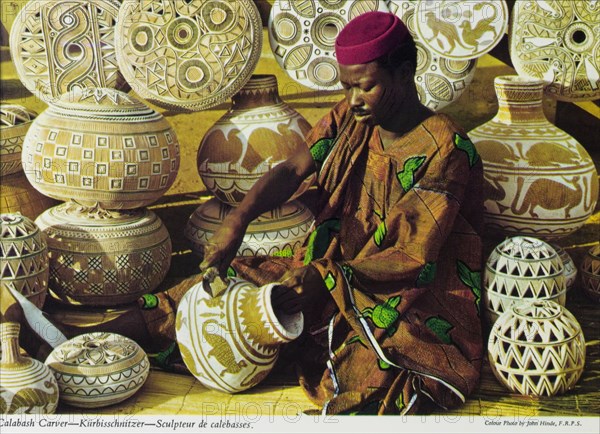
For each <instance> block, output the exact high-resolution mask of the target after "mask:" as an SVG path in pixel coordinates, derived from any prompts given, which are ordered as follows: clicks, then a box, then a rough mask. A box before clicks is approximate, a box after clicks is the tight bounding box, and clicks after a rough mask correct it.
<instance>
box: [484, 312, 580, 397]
mask: <svg viewBox="0 0 600 434" xmlns="http://www.w3.org/2000/svg"><path fill="white" fill-rule="evenodd" d="M488 357H489V362H490V366H491V367H492V371H493V372H494V374H495V376H496V378H497V379H498V381H499V382H500V383H502V384H503V385H504V386H506V387H507V388H508V389H510V390H511V391H513V392H518V393H521V394H522V395H535V396H552V395H556V394H561V393H565V392H566V391H568V390H569V389H571V388H572V387H573V386H575V384H576V383H577V381H578V380H579V378H580V377H581V374H582V372H583V368H584V365H585V340H584V336H583V333H582V331H581V326H580V325H579V323H578V322H577V320H576V319H575V317H574V316H573V315H572V314H571V313H570V312H569V311H568V310H567V309H566V308H564V307H562V306H560V305H559V304H557V303H555V302H553V301H551V300H538V301H535V302H533V303H526V304H522V305H519V306H513V307H512V308H511V309H509V310H508V311H506V312H504V313H503V314H502V315H501V316H500V317H499V318H498V320H497V321H496V323H495V324H494V326H493V328H492V330H491V332H490V337H489V340H488Z"/></svg>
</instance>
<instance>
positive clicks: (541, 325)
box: [491, 300, 581, 344]
mask: <svg viewBox="0 0 600 434" xmlns="http://www.w3.org/2000/svg"><path fill="white" fill-rule="evenodd" d="M491 333H492V334H494V335H496V336H498V337H500V338H501V339H502V340H504V341H512V342H519V343H530V344H550V343H559V342H565V341H567V340H570V339H572V338H575V337H577V336H578V335H580V334H581V326H580V325H579V323H578V322H577V319H576V318H575V317H574V316H573V314H572V313H571V312H569V311H568V310H567V309H566V308H564V307H563V306H561V305H560V304H558V303H556V302H555V301H552V300H536V301H535V302H532V303H528V302H525V303H516V304H514V305H513V306H511V308H510V309H508V310H507V311H506V312H504V313H503V314H502V315H500V317H499V318H498V320H497V321H496V323H495V324H494V327H493V329H492V332H491Z"/></svg>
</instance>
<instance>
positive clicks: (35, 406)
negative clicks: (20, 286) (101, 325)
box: [0, 322, 59, 414]
mask: <svg viewBox="0 0 600 434" xmlns="http://www.w3.org/2000/svg"><path fill="white" fill-rule="evenodd" d="M19 330H20V325H19V324H18V323H13V322H6V323H2V324H0V341H2V360H1V361H0V414H24V413H26V414H52V413H54V411H55V410H56V406H57V405H58V393H59V392H58V385H57V383H56V379H55V378H54V374H52V371H50V369H49V368H48V367H47V366H46V365H44V364H43V363H42V362H40V361H38V360H35V359H32V358H31V357H27V356H22V355H21V354H20V353H19Z"/></svg>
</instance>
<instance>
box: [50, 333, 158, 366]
mask: <svg viewBox="0 0 600 434" xmlns="http://www.w3.org/2000/svg"><path fill="white" fill-rule="evenodd" d="M145 357H147V356H146V353H145V352H144V350H143V349H142V348H141V347H140V346H139V345H138V344H137V343H136V342H135V341H133V340H132V339H129V338H127V337H125V336H122V335H119V334H116V333H104V332H93V333H85V334H82V335H79V336H76V337H74V338H72V339H70V340H68V341H66V342H64V343H62V344H61V345H59V346H58V347H56V348H55V349H54V350H53V351H52V353H50V355H49V356H48V358H47V359H46V364H47V365H48V366H50V367H51V368H54V369H59V370H60V371H61V372H71V373H73V374H80V375H81V374H84V375H85V374H86V372H87V373H89V370H102V371H104V369H103V368H104V367H106V366H110V367H111V370H110V372H118V371H119V370H120V369H126V368H128V367H130V366H131V365H134V364H137V363H139V362H140V361H141V360H142V359H144V358H145ZM59 366H60V368H59ZM106 372H109V371H106Z"/></svg>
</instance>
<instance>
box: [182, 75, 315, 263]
mask: <svg viewBox="0 0 600 434" xmlns="http://www.w3.org/2000/svg"><path fill="white" fill-rule="evenodd" d="M310 128H311V126H310V124H309V123H308V122H307V121H306V119H304V117H302V115H300V114H299V113H298V112H297V111H296V110H294V109H293V108H292V107H290V106H289V105H288V104H287V103H285V102H284V101H283V100H282V99H281V98H280V97H279V90H278V87H277V78H276V77H275V76H274V75H253V76H252V77H251V78H250V80H249V81H248V83H246V85H245V86H244V87H243V88H242V89H241V90H240V91H239V92H238V93H237V94H235V95H234V96H233V98H232V104H231V107H230V108H229V110H228V111H227V113H225V114H224V115H223V116H222V117H221V118H220V119H219V120H218V121H217V122H216V123H215V124H214V125H213V126H212V127H211V128H210V129H209V130H208V131H207V132H206V134H205V136H204V138H203V139H202V142H201V143H200V147H199V148H198V156H197V164H198V173H199V174H200V177H201V178H202V182H203V183H204V185H205V186H206V187H207V188H208V189H209V190H210V191H211V192H212V193H213V194H214V196H215V200H212V201H209V202H207V203H204V204H202V205H200V207H198V208H197V209H196V210H195V211H194V213H193V214H192V216H191V217H190V220H189V222H188V224H187V227H186V230H185V236H186V237H187V238H188V240H189V241H190V242H191V244H192V246H193V250H194V251H195V252H197V253H199V254H200V255H202V252H203V246H204V245H205V244H206V243H207V242H208V240H209V238H210V237H212V234H213V232H214V230H215V228H216V227H218V226H219V225H220V223H221V222H222V220H223V218H224V217H225V215H226V214H227V213H228V212H229V211H230V210H231V207H232V206H237V205H238V204H239V203H240V202H241V201H242V200H243V198H244V197H245V196H246V193H248V191H249V190H250V189H251V188H252V186H253V185H254V184H255V183H256V181H258V179H260V177H261V176H263V175H264V174H266V173H267V172H269V171H270V170H271V169H272V168H273V167H275V166H276V165H277V164H279V163H281V162H283V161H285V160H286V159H287V158H288V157H289V156H291V155H292V154H293V153H294V152H295V151H296V149H298V147H299V146H306V144H305V142H304V138H305V135H306V134H307V133H308V131H309V130H310ZM310 182H312V178H309V180H307V181H306V182H304V183H303V184H302V185H301V186H300V187H299V188H298V190H297V191H296V192H295V194H294V195H293V196H292V198H291V199H292V200H291V201H290V202H288V203H287V204H286V205H284V206H283V207H279V208H278V209H276V210H273V212H271V213H270V214H269V215H267V214H263V215H262V216H260V218H259V219H257V220H255V221H254V222H253V223H251V224H250V227H249V228H248V233H249V234H250V237H251V238H252V239H253V240H250V239H249V238H248V237H247V239H246V241H247V243H246V244H248V245H249V247H248V248H244V249H242V251H240V252H239V253H240V254H243V255H246V256H253V255H258V254H273V253H279V252H280V251H282V250H288V251H289V250H290V249H292V250H293V248H294V246H296V245H297V244H299V240H300V239H303V238H304V235H306V233H307V231H308V228H309V226H310V223H311V222H312V220H313V218H314V217H313V215H312V213H311V212H310V211H309V210H308V209H307V208H306V207H305V206H304V205H302V204H301V203H299V202H297V201H295V200H294V199H295V198H296V197H298V196H299V195H301V194H302V193H303V192H305V191H306V190H307V189H308V187H309V186H310ZM216 200H219V201H221V202H222V204H218V203H215V202H216ZM257 240H258V242H254V241H257ZM261 240H262V241H264V243H261Z"/></svg>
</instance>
